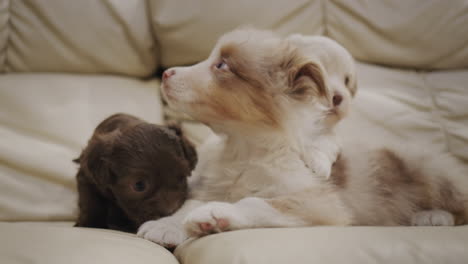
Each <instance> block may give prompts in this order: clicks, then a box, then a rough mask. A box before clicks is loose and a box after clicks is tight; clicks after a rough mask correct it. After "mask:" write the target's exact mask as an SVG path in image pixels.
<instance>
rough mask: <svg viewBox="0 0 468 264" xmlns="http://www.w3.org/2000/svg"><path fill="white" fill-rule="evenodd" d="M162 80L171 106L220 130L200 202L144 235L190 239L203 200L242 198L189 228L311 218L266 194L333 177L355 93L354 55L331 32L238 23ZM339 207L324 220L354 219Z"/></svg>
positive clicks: (211, 145) (205, 153)
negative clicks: (195, 60) (288, 31)
mask: <svg viewBox="0 0 468 264" xmlns="http://www.w3.org/2000/svg"><path fill="white" fill-rule="evenodd" d="M163 79H164V82H163V87H162V92H163V94H164V96H165V98H166V99H167V101H168V102H169V104H170V105H171V106H172V107H174V108H177V109H179V110H181V111H183V112H185V113H187V114H189V115H191V116H192V117H193V118H195V119H197V120H199V121H201V122H203V123H205V124H206V125H208V126H210V127H211V128H212V129H213V131H215V133H217V134H218V135H219V137H218V138H216V139H213V140H212V141H211V142H208V143H207V144H206V146H204V147H203V148H202V149H200V150H199V156H200V160H199V163H198V166H197V168H196V169H195V171H194V172H193V175H192V179H193V181H192V183H191V188H190V189H191V197H190V199H192V200H191V201H188V202H187V203H186V205H185V206H184V207H183V208H182V209H181V210H180V211H179V212H178V213H176V214H175V215H174V216H171V217H168V218H164V219H160V220H158V221H151V222H148V223H146V224H144V225H143V226H142V227H141V228H140V230H139V235H140V236H143V237H145V238H147V239H150V240H152V241H155V242H157V243H160V244H163V245H177V244H179V243H181V242H182V241H183V240H184V239H185V238H186V236H187V235H186V233H185V232H184V230H183V229H182V226H181V224H182V220H183V219H184V218H185V216H186V214H187V213H188V212H189V211H191V209H192V208H193V207H196V206H197V205H199V204H200V203H201V201H203V202H206V201H223V202H231V203H233V202H237V203H236V204H228V203H215V202H214V203H208V204H206V205H205V206H203V207H201V208H198V209H197V210H195V211H193V212H191V213H190V214H189V215H188V216H187V217H186V218H185V220H184V221H185V228H186V230H185V231H187V232H188V235H200V234H206V233H211V232H219V231H222V230H232V229H239V228H247V227H254V226H262V227H266V226H296V225H306V224H307V222H306V221H303V220H302V219H294V217H290V216H288V215H285V214H283V213H282V212H280V211H278V210H277V209H275V208H274V207H272V206H271V205H270V204H269V203H268V202H266V201H264V200H263V199H260V198H273V197H281V196H284V195H291V194H294V193H298V192H301V191H303V190H304V189H307V188H313V187H314V186H318V185H319V186H320V183H321V182H322V181H323V180H324V179H325V178H327V177H329V175H330V169H331V165H332V163H333V162H334V161H335V160H336V156H337V154H338V151H339V147H338V145H337V144H336V142H335V140H334V135H333V127H334V126H335V124H336V122H337V121H338V120H340V119H341V118H342V117H343V116H344V115H345V114H346V112H347V108H348V105H347V104H348V101H349V98H350V97H351V94H354V92H355V90H356V85H355V82H356V81H355V73H354V62H353V60H352V58H351V56H350V55H349V54H348V53H347V52H346V51H345V50H344V49H343V48H342V47H341V46H339V45H338V44H337V43H335V42H334V41H332V40H330V39H327V38H324V37H309V38H303V37H301V36H298V35H295V36H291V37H290V38H288V39H282V38H279V37H277V36H276V35H274V34H272V33H271V32H266V31H256V30H236V31H233V32H231V33H228V34H226V35H225V36H223V37H222V38H221V39H220V40H219V42H218V44H217V45H216V47H215V48H214V49H213V52H212V53H211V55H210V57H209V58H208V59H207V60H205V61H203V62H201V63H199V64H197V65H194V66H192V67H177V68H172V69H169V70H167V71H166V72H165V73H164V76H163ZM306 150H307V151H306ZM248 197H257V198H248ZM320 199H332V200H337V199H338V197H337V195H335V194H333V195H331V197H323V198H320ZM194 200H196V201H194ZM197 201H198V202H197ZM316 204H317V206H318V207H320V208H321V207H323V206H322V204H323V202H321V201H318V200H317V203H316ZM260 208H261V209H262V210H258V209H260ZM338 208H339V210H328V213H321V214H320V215H317V221H318V222H321V223H328V224H349V223H350V219H349V218H348V217H347V215H346V214H345V213H344V212H345V210H344V209H342V208H341V206H340V205H339V206H338ZM237 210H247V211H250V210H253V211H257V212H259V213H260V212H261V213H260V214H258V215H257V214H252V215H251V214H250V213H238V212H237ZM247 215H248V217H246V216H247ZM249 217H253V218H252V219H249Z"/></svg>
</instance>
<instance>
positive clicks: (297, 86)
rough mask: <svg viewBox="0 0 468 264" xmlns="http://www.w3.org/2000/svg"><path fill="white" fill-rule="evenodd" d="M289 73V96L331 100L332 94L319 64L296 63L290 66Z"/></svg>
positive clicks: (302, 99)
mask: <svg viewBox="0 0 468 264" xmlns="http://www.w3.org/2000/svg"><path fill="white" fill-rule="evenodd" d="M293 61H294V60H293ZM296 61H297V60H296ZM287 73H288V89H287V90H286V91H285V93H286V94H287V95H288V96H289V97H291V98H293V99H295V100H299V101H309V100H312V99H325V100H326V101H327V102H330V98H331V95H330V92H329V90H328V87H327V85H326V80H325V76H324V72H323V70H322V68H321V67H320V66H319V65H318V64H316V63H314V62H302V63H294V65H291V67H288V69H287Z"/></svg>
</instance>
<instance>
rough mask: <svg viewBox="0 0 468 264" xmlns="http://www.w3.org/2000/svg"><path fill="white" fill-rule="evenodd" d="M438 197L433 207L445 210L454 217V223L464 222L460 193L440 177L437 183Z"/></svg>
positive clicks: (463, 208) (464, 213)
mask: <svg viewBox="0 0 468 264" xmlns="http://www.w3.org/2000/svg"><path fill="white" fill-rule="evenodd" d="M438 187H439V191H438V199H436V203H435V205H434V206H435V207H436V208H438V209H439V208H440V209H443V210H446V211H448V212H450V213H452V214H453V216H454V217H455V225H462V224H465V223H466V219H465V216H466V214H467V213H466V209H465V207H464V205H463V198H462V195H461V194H460V193H459V192H458V191H457V190H456V188H455V186H453V184H452V183H451V182H450V181H449V180H448V179H446V178H441V179H440V183H439V186H438Z"/></svg>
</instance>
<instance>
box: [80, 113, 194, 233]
mask: <svg viewBox="0 0 468 264" xmlns="http://www.w3.org/2000/svg"><path fill="white" fill-rule="evenodd" d="M75 162H77V163H79V165H80V168H79V170H78V173H77V183H78V194H79V201H78V206H79V216H78V220H77V222H76V225H75V226H81V227H96V228H109V229H117V230H122V231H128V232H135V231H136V230H137V228H138V226H139V225H141V224H142V223H144V222H145V221H148V220H153V219H158V218H160V217H163V216H167V215H170V214H172V213H173V212H175V211H176V210H177V209H178V208H179V207H180V206H181V205H182V204H183V202H184V201H185V199H186V196H187V177H188V176H189V175H190V173H191V170H192V169H193V168H194V167H195V165H196V162H197V155H196V152H195V149H194V147H193V145H192V144H191V143H190V142H189V141H188V140H187V139H186V138H185V137H184V136H183V135H182V131H181V130H180V128H178V127H176V126H169V127H165V126H158V125H155V124H150V123H147V122H144V121H142V120H140V119H138V118H136V117H133V116H130V115H127V114H115V115H112V116H110V117H109V118H107V119H106V120H104V121H103V122H101V123H100V124H99V125H98V127H97V128H96V129H95V131H94V134H93V136H92V138H91V139H90V140H89V142H88V146H87V147H86V148H85V149H84V150H83V152H82V153H81V155H80V157H79V158H78V159H76V160H75ZM142 186H143V187H142Z"/></svg>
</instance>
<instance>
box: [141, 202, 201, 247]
mask: <svg viewBox="0 0 468 264" xmlns="http://www.w3.org/2000/svg"><path fill="white" fill-rule="evenodd" d="M202 204H203V202H201V201H197V200H187V201H185V203H184V204H183V205H182V207H181V208H180V209H179V210H178V211H176V212H175V213H174V214H173V215H171V216H167V217H163V218H160V219H158V220H152V221H147V222H145V223H143V224H142V225H141V226H140V227H139V228H138V233H137V235H138V236H139V237H142V238H144V239H148V240H150V241H153V242H155V243H157V244H159V245H161V246H164V247H169V248H172V247H176V246H178V245H179V244H181V243H182V242H184V241H185V240H186V239H187V238H188V236H187V233H186V232H185V230H184V228H183V225H182V221H183V220H184V218H185V217H186V215H187V214H188V213H189V212H190V211H192V210H193V209H195V208H197V207H199V206H201V205H202Z"/></svg>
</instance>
